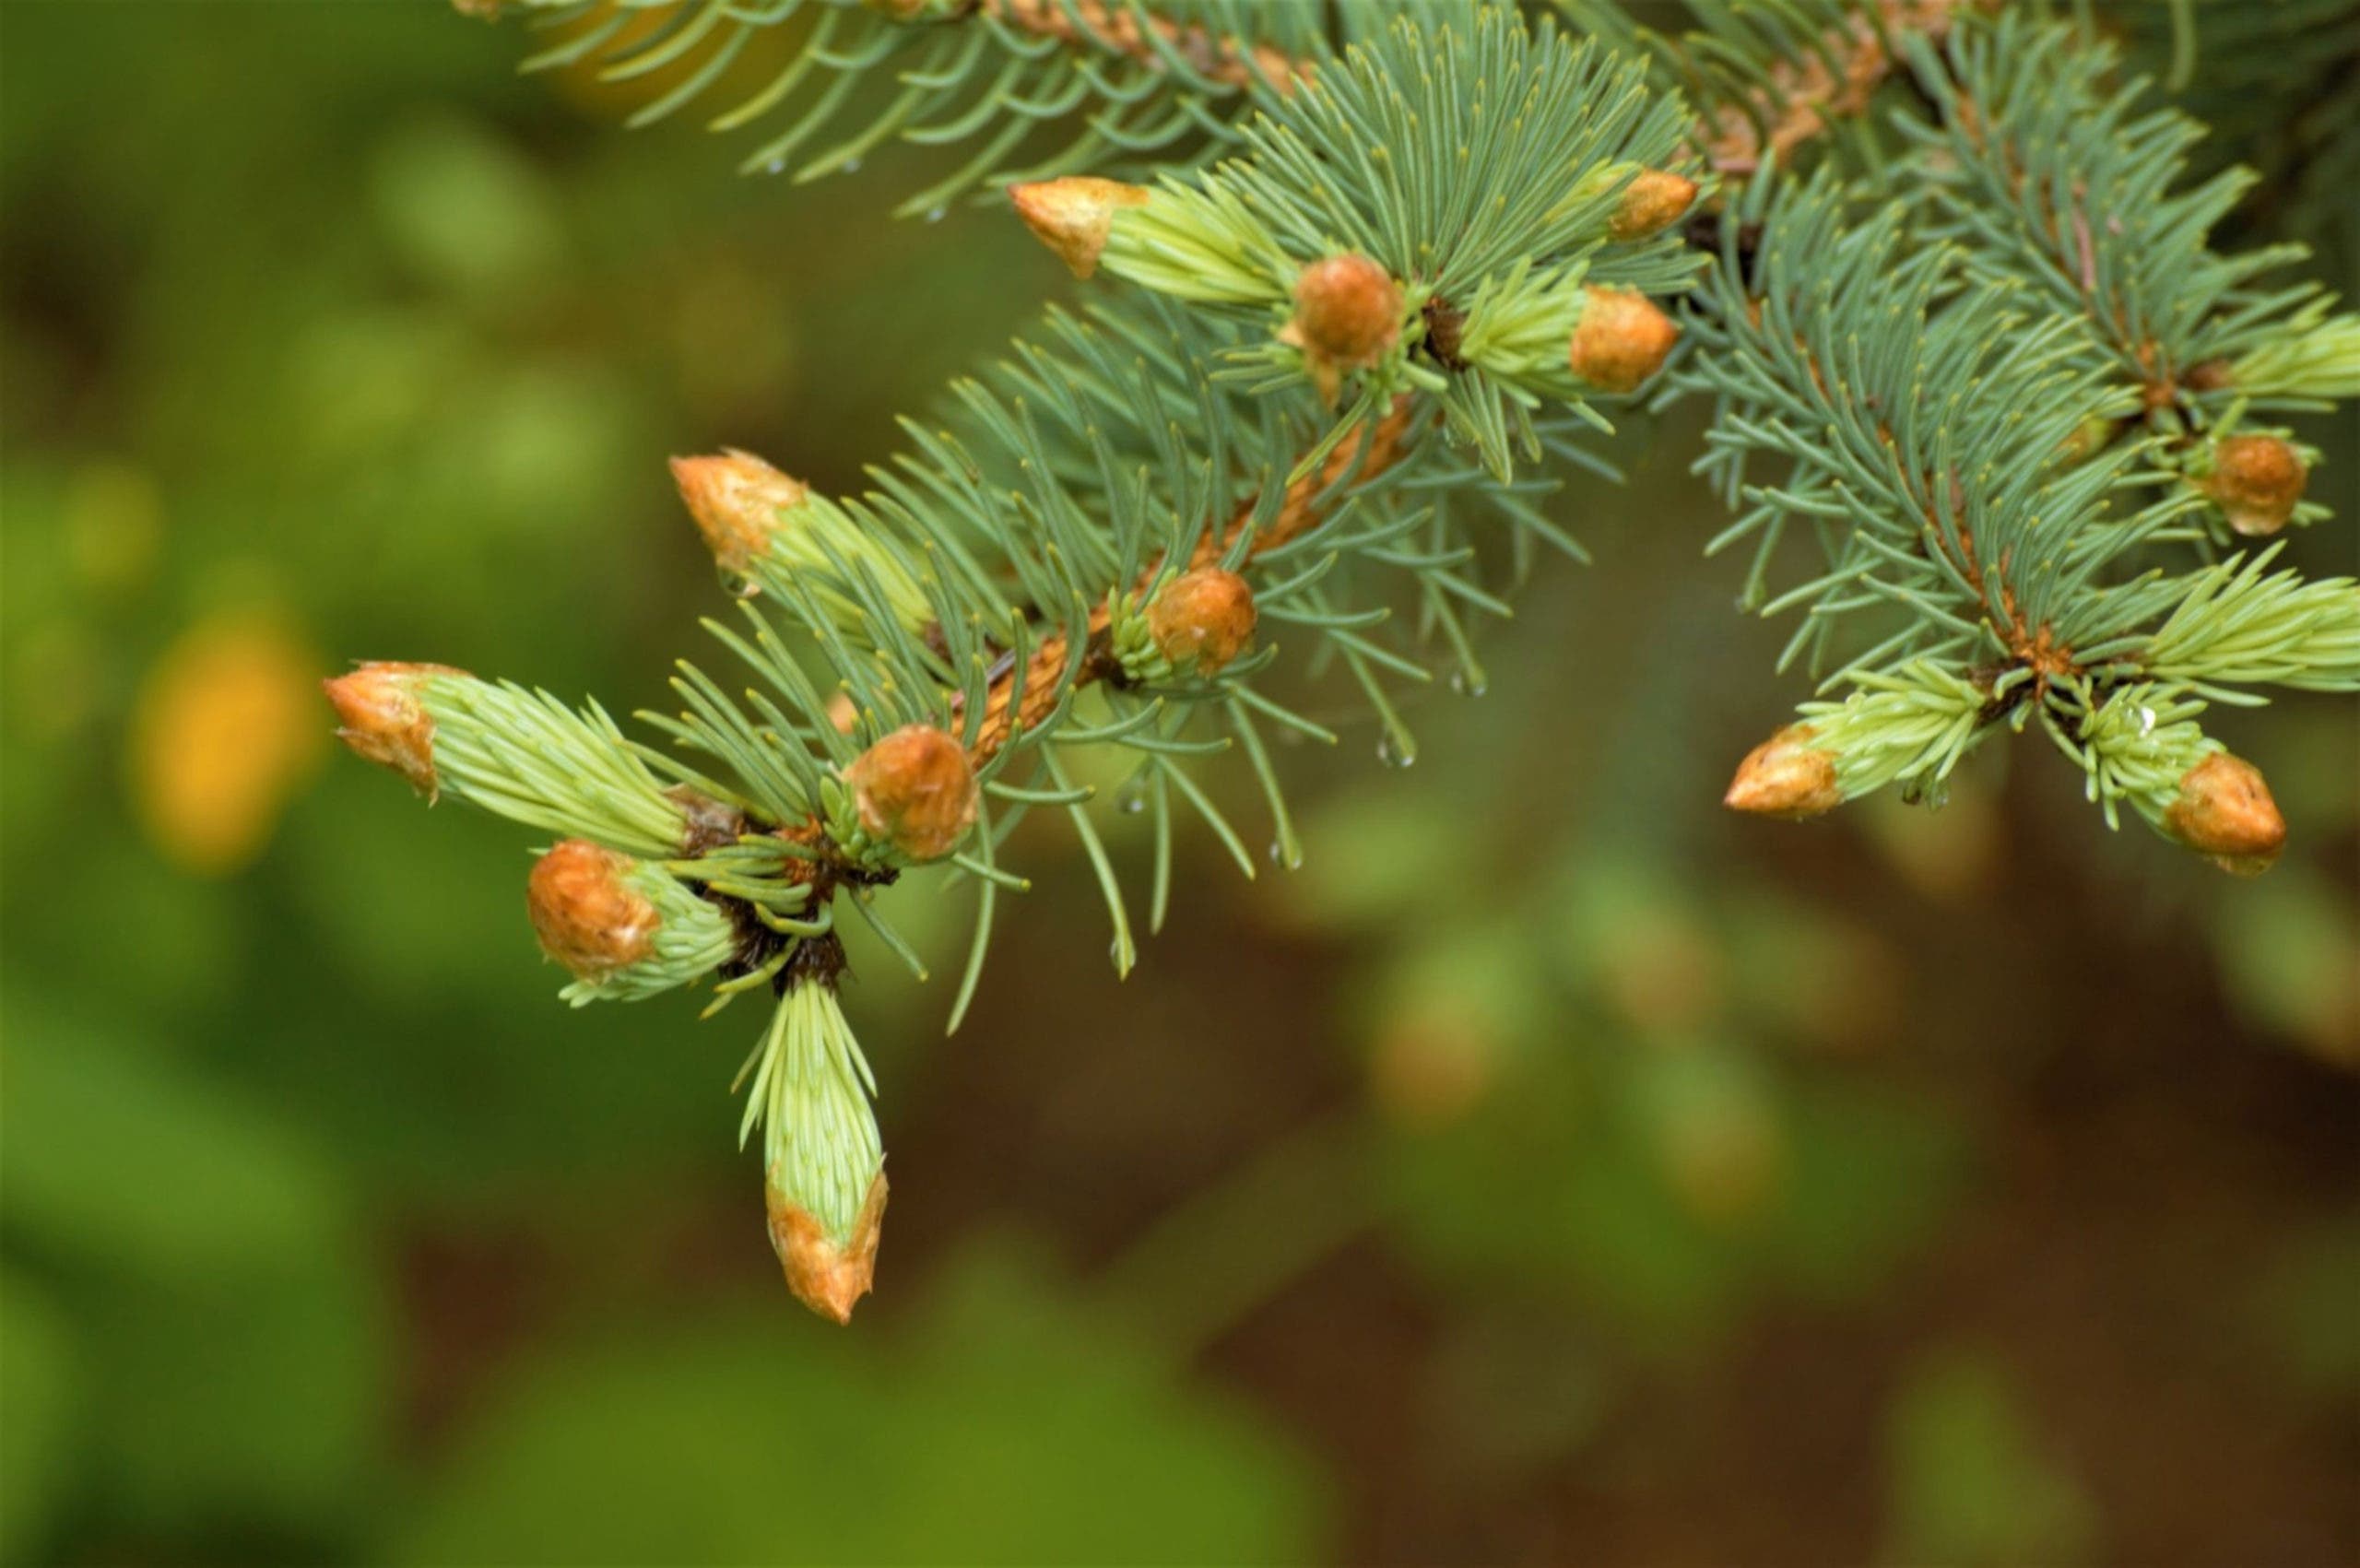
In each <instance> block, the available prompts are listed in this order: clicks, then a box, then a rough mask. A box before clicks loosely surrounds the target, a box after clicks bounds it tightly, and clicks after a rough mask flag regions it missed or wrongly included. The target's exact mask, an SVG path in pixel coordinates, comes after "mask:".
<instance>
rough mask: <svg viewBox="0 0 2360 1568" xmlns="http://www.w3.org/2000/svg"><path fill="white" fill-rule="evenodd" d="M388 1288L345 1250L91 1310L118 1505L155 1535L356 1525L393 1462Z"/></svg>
mask: <svg viewBox="0 0 2360 1568" xmlns="http://www.w3.org/2000/svg"><path fill="white" fill-rule="evenodd" d="M384 1301H385V1288H384V1282H383V1281H381V1280H379V1279H376V1278H375V1277H374V1276H373V1274H372V1271H371V1270H370V1269H369V1268H368V1267H365V1264H364V1262H363V1260H362V1258H361V1257H360V1256H359V1254H358V1251H357V1249H356V1248H355V1247H353V1246H352V1245H351V1244H348V1243H346V1242H344V1241H342V1240H337V1241H335V1242H331V1243H327V1244H313V1245H309V1246H306V1247H305V1248H304V1249H303V1250H301V1251H299V1252H296V1253H293V1254H290V1255H289V1256H283V1257H278V1258H275V1259H271V1260H268V1261H266V1262H258V1263H250V1264H246V1265H244V1266H242V1267H239V1268H237V1269H235V1270H230V1269H226V1268H225V1269H224V1270H223V1271H221V1272H220V1273H219V1274H218V1275H217V1276H215V1277H212V1278H208V1279H195V1280H190V1281H187V1282H184V1283H173V1284H170V1285H165V1286H161V1287H159V1288H155V1289H151V1290H146V1291H107V1292H105V1293H103V1294H101V1295H96V1296H94V1297H93V1299H92V1300H91V1302H90V1303H89V1305H88V1306H87V1307H85V1308H84V1309H83V1310H82V1315H81V1319H80V1322H81V1325H82V1326H83V1330H84V1333H85V1335H86V1338H87V1342H88V1344H89V1348H90V1351H91V1357H92V1361H93V1363H94V1376H93V1378H92V1381H93V1383H94V1384H95V1385H97V1386H96V1387H95V1389H94V1391H93V1395H92V1397H91V1401H90V1403H91V1407H92V1409H91V1416H92V1426H93V1428H94V1430H95V1431H96V1432H97V1434H98V1436H99V1438H100V1444H99V1446H100V1454H101V1456H102V1458H103V1460H104V1461H105V1464H106V1467H107V1473H108V1477H109V1481H110V1486H111V1489H112V1497H113V1500H114V1501H115V1503H117V1504H118V1505H119V1506H121V1507H122V1508H123V1509H124V1510H125V1511H126V1512H127V1513H128V1514H129V1515H131V1516H132V1517H133V1518H135V1519H136V1520H138V1521H139V1522H141V1523H142V1524H144V1525H146V1526H148V1527H154V1528H164V1527H175V1526H177V1527H187V1526H191V1525H200V1526H202V1525H215V1524H219V1523H224V1522H239V1523H246V1524H256V1523H266V1524H268V1525H269V1526H271V1527H274V1528H275V1529H277V1530H279V1531H288V1530H297V1531H303V1532H308V1533H310V1534H312V1535H313V1536H316V1537H319V1538H321V1539H335V1533H336V1531H338V1530H340V1529H342V1528H344V1527H347V1526H348V1522H349V1519H350V1518H351V1516H352V1515H354V1514H355V1513H356V1512H357V1511H358V1509H359V1508H360V1506H361V1505H362V1504H363V1503H365V1502H366V1501H367V1500H368V1490H369V1488H370V1487H371V1485H372V1482H373V1478H374V1477H375V1476H376V1475H377V1474H378V1472H379V1469H380V1465H381V1456H380V1454H379V1446H380V1444H382V1442H383V1440H384V1420H383V1418H384V1412H385V1409H386V1407H387V1404H388V1402H389V1401H388V1394H389V1389H388V1386H387V1384H388V1377H389V1372H390V1368H389V1364H388V1362H389V1343H388V1341H389V1330H390V1327H391V1326H390V1325H389V1324H388V1323H386V1322H385V1321H384V1314H385V1307H384Z"/></svg>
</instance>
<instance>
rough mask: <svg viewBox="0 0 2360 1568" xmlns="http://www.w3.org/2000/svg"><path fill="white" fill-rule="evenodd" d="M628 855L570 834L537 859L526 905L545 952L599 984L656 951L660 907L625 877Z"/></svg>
mask: <svg viewBox="0 0 2360 1568" xmlns="http://www.w3.org/2000/svg"><path fill="white" fill-rule="evenodd" d="M631 865H632V862H631V858H630V857H629V856H628V855H617V854H616V853H615V852H614V851H612V850H609V849H601V848H600V847H599V846H598V845H596V844H595V843H591V842H590V841H589V840H587V839H566V840H563V841H562V842H560V843H558V844H557V845H555V846H554V847H553V848H551V849H550V850H549V853H548V854H547V855H542V856H541V857H540V859H539V860H537V861H536V862H534V864H533V875H532V878H530V880H528V881H527V882H526V883H525V909H526V911H527V912H528V913H529V914H531V915H532V917H533V934H534V935H535V936H537V937H539V938H540V941H541V951H543V952H545V953H547V954H548V955H549V957H550V958H552V959H555V960H556V961H558V962H560V963H561V964H563V965H565V967H566V969H567V970H568V971H570V972H571V973H572V975H573V977H574V978H575V979H577V980H586V981H588V982H590V983H591V984H594V985H595V984H598V983H599V982H600V981H602V980H604V979H606V978H607V977H608V975H610V974H612V973H615V972H616V971H617V970H619V969H627V968H629V967H630V966H631V965H632V964H635V963H637V962H639V961H641V960H642V959H643V958H645V957H647V955H648V954H649V953H650V952H651V951H653V950H654V949H655V930H656V927H657V925H660V924H661V922H660V921H659V920H658V919H657V917H656V914H655V905H654V904H652V903H650V902H647V901H646V900H645V899H643V898H642V897H641V896H640V895H639V894H638V893H637V892H635V891H633V890H631V887H630V886H629V885H628V884H627V883H625V882H624V880H623V873H624V872H625V871H627V870H629V869H630V868H631Z"/></svg>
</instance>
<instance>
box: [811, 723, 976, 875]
mask: <svg viewBox="0 0 2360 1568" xmlns="http://www.w3.org/2000/svg"><path fill="white" fill-rule="evenodd" d="M844 783H845V784H848V785H850V786H851V789H852V799H853V806H854V808H855V811H856V812H857V813H858V819H859V823H860V829H861V831H863V832H864V833H866V834H867V835H868V836H869V837H870V838H871V839H874V840H876V841H877V842H879V843H883V844H886V845H889V846H891V849H892V850H893V851H894V853H896V854H897V855H901V856H902V857H903V858H904V859H907V860H939V859H941V858H942V857H943V856H944V855H949V854H950V852H951V851H952V850H954V849H957V848H958V847H959V842H960V841H961V840H962V839H963V838H965V837H966V836H967V830H968V829H970V828H972V827H973V826H974V825H975V807H976V794H977V791H976V787H975V770H974V768H973V765H972V764H971V763H970V762H969V761H968V760H967V752H966V749H965V748H963V747H962V746H961V745H960V744H959V741H958V739H957V737H954V736H952V735H950V734H949V733H948V732H946V731H943V730H939V729H937V728H936V727H935V726H934V725H903V727H902V728H900V729H897V730H895V731H894V732H893V733H892V734H891V735H889V736H887V737H885V738H883V739H882V740H879V742H878V743H877V744H876V745H874V746H872V747H870V748H869V749H867V750H866V751H864V752H862V753H861V754H860V755H859V756H858V757H856V758H855V759H854V760H853V763H852V766H850V767H848V768H846V769H845V770H844Z"/></svg>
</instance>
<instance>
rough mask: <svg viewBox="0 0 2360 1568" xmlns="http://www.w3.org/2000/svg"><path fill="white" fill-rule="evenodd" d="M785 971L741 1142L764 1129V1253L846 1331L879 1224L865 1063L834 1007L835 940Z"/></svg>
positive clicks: (880, 1188)
mask: <svg viewBox="0 0 2360 1568" xmlns="http://www.w3.org/2000/svg"><path fill="white" fill-rule="evenodd" d="M807 942H816V943H818V944H821V946H820V947H812V948H807V949H802V950H799V951H798V953H797V955H796V956H797V958H804V957H809V958H811V959H814V960H816V962H815V963H814V964H812V965H809V966H806V967H804V968H803V969H801V970H800V971H798V969H797V966H795V965H792V964H791V965H790V967H789V975H790V978H789V980H788V983H787V990H786V994H785V996H781V997H780V998H779V1004H778V1008H777V1010H776V1011H774V1012H773V1013H772V1014H771V1021H770V1027H769V1028H768V1030H766V1031H765V1032H764V1033H763V1036H762V1043H761V1049H760V1051H759V1053H758V1058H759V1060H758V1065H757V1066H756V1067H755V1069H754V1082H753V1084H752V1086H751V1087H750V1088H749V1091H747V1098H746V1115H745V1120H744V1121H743V1123H741V1124H740V1126H739V1128H738V1137H739V1139H740V1141H741V1142H742V1141H743V1139H744V1138H745V1137H746V1135H748V1134H749V1133H750V1132H752V1130H753V1129H754V1127H755V1126H756V1125H757V1124H760V1126H761V1129H762V1207H763V1208H764V1210H765V1211H766V1213H767V1214H768V1216H769V1221H770V1224H769V1230H770V1238H771V1250H772V1251H773V1252H774V1253H775V1254H777V1255H778V1261H779V1267H782V1268H784V1269H785V1271H786V1285H787V1289H788V1290H790V1291H794V1292H795V1299H796V1300H797V1301H799V1302H801V1303H803V1304H804V1305H805V1306H808V1307H809V1308H810V1309H811V1310H812V1311H813V1312H816V1313H818V1314H820V1315H821V1316H822V1317H826V1318H830V1319H832V1320H833V1321H835V1322H837V1323H844V1322H846V1321H847V1320H849V1319H850V1318H851V1316H852V1309H853V1303H855V1302H857V1301H858V1300H859V1299H860V1298H861V1297H862V1296H863V1295H866V1294H867V1291H868V1288H869V1282H870V1280H871V1279H873V1278H874V1277H875V1275H876V1271H877V1241H878V1228H879V1224H880V1222H881V1221H882V1220H883V1219H884V1216H885V1153H884V1150H883V1149H882V1148H881V1147H880V1146H879V1143H878V1140H877V1118H876V1117H875V1116H874V1115H872V1114H870V1112H869V1109H868V1096H867V1092H866V1089H867V1085H868V1067H867V1063H866V1062H865V1061H864V1060H863V1059H862V1057H861V1054H860V1045H859V1043H858V1042H856V1041H855V1040H854V1039H853V1036H852V1028H851V1026H850V1025H849V1024H848V1023H846V1022H845V1020H844V1008H843V1007H842V1006H841V1005H839V1003H838V1002H837V999H836V987H835V976H834V970H835V969H836V968H837V967H840V966H841V964H842V962H843V957H844V954H843V949H841V948H838V947H835V946H834V943H835V938H834V937H817V938H807Z"/></svg>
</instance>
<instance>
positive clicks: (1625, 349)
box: [1567, 289, 1680, 392]
mask: <svg viewBox="0 0 2360 1568" xmlns="http://www.w3.org/2000/svg"><path fill="white" fill-rule="evenodd" d="M1583 292H1584V294H1586V295H1587V301H1586V302H1585V303H1584V305H1583V306H1582V318H1581V321H1580V324H1577V325H1576V326H1575V328H1574V340H1573V346H1572V348H1571V349H1570V350H1569V352H1568V355H1567V359H1568V362H1569V363H1571V365H1572V366H1573V371H1574V374H1575V375H1576V376H1578V377H1580V378H1581V379H1582V380H1583V381H1586V382H1587V383H1589V384H1590V385H1592V386H1594V387H1597V388H1598V389H1599V391H1601V392H1636V391H1637V390H1638V389H1639V387H1640V385H1641V383H1644V382H1646V379H1647V378H1648V377H1649V376H1651V375H1653V374H1655V373H1656V372H1657V371H1659V370H1661V369H1663V362H1664V360H1667V359H1669V358H1670V355H1671V346H1672V345H1673V344H1675V343H1677V342H1679V341H1680V325H1679V324H1678V323H1677V322H1675V321H1673V320H1672V319H1671V318H1670V316H1668V315H1666V314H1664V313H1663V312H1662V311H1661V310H1660V309H1658V307H1657V305H1656V302H1655V301H1653V300H1650V299H1648V298H1647V297H1646V295H1645V294H1642V293H1639V292H1638V291H1636V290H1635V289H1584V290H1583Z"/></svg>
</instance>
